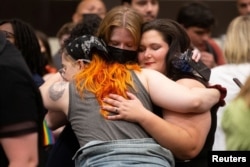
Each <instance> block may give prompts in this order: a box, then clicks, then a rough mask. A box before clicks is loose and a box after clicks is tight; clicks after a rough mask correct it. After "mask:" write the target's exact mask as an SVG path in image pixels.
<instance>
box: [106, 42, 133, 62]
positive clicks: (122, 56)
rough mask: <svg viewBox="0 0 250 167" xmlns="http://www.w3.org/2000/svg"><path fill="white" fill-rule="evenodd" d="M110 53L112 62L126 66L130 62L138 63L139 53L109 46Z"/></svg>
mask: <svg viewBox="0 0 250 167" xmlns="http://www.w3.org/2000/svg"><path fill="white" fill-rule="evenodd" d="M108 52H109V54H110V55H111V61H113V62H118V63H121V64H125V63H128V62H133V63H134V62H137V51H132V50H124V49H119V48H115V47H112V46H108Z"/></svg>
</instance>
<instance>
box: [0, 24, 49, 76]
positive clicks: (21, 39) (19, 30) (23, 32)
mask: <svg viewBox="0 0 250 167" xmlns="http://www.w3.org/2000/svg"><path fill="white" fill-rule="evenodd" d="M6 23H10V24H11V26H12V28H13V31H14V37H15V45H16V47H17V48H18V49H19V50H20V51H21V53H22V56H23V57H24V59H25V61H26V63H27V65H28V67H29V69H30V71H31V72H32V74H39V75H40V76H43V75H44V70H43V56H42V54H41V50H40V45H39V43H38V39H37V37H36V34H35V31H34V29H33V28H32V26H31V25H30V24H28V23H26V22H24V21H22V20H20V19H9V20H2V21H0V25H3V24H6Z"/></svg>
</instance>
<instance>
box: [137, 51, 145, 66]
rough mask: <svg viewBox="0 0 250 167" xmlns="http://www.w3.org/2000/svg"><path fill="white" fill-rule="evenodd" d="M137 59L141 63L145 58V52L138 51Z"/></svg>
mask: <svg viewBox="0 0 250 167" xmlns="http://www.w3.org/2000/svg"><path fill="white" fill-rule="evenodd" d="M137 59H138V61H139V64H141V63H142V62H143V59H144V55H143V53H138V56H137Z"/></svg>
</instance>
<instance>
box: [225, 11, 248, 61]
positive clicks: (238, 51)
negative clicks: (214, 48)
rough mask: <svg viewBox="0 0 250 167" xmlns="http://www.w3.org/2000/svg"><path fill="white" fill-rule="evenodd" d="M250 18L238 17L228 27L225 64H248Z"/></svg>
mask: <svg viewBox="0 0 250 167" xmlns="http://www.w3.org/2000/svg"><path fill="white" fill-rule="evenodd" d="M249 30H250V16H249V15H247V16H238V17H236V18H235V19H233V20H232V21H231V23H230V24H229V26H228V29H227V34H226V41H225V45H224V55H225V57H226V59H227V63H233V64H240V63H247V62H250V32H249Z"/></svg>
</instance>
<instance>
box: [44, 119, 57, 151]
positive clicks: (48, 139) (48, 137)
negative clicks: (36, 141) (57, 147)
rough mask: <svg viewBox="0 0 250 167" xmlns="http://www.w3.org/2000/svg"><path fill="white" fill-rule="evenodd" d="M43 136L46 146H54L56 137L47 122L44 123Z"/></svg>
mask: <svg viewBox="0 0 250 167" xmlns="http://www.w3.org/2000/svg"><path fill="white" fill-rule="evenodd" d="M43 136H44V139H43V145H44V146H49V145H53V144H54V143H55V138H54V135H53V133H52V131H51V129H50V128H49V127H48V125H47V122H46V121H45V120H44V121H43Z"/></svg>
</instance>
